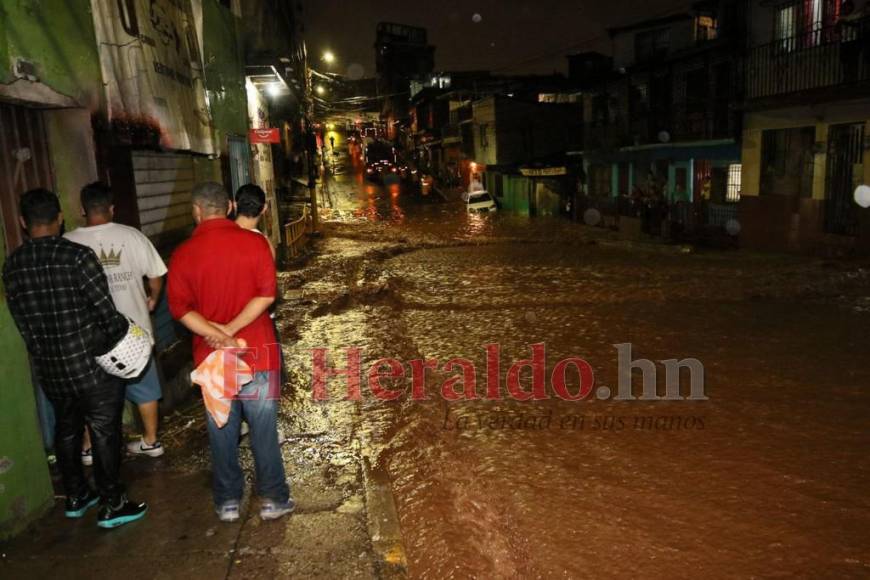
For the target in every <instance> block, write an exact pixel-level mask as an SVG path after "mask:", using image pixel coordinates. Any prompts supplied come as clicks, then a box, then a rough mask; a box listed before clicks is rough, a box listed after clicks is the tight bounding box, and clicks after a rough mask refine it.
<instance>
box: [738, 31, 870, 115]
mask: <svg viewBox="0 0 870 580" xmlns="http://www.w3.org/2000/svg"><path fill="white" fill-rule="evenodd" d="M868 65H870V18H862V19H859V20H854V21H841V22H840V23H838V24H836V25H834V26H827V27H823V28H819V29H813V30H810V31H807V32H802V33H801V34H798V35H795V36H791V37H788V38H782V39H779V40H776V41H774V42H771V43H768V44H765V45H762V46H759V47H756V48H754V49H752V50H751V51H750V53H749V59H748V63H747V71H746V72H747V80H746V96H747V98H749V99H756V98H761V97H771V96H777V95H787V94H791V93H797V92H800V91H807V90H812V89H821V88H828V87H837V86H840V85H850V84H855V83H858V82H864V81H868V80H870V66H868Z"/></svg>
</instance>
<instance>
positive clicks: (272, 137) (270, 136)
mask: <svg viewBox="0 0 870 580" xmlns="http://www.w3.org/2000/svg"><path fill="white" fill-rule="evenodd" d="M248 140H249V141H250V142H251V143H280V142H281V132H280V131H278V129H251V130H250V131H249V132H248Z"/></svg>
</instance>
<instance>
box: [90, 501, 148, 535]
mask: <svg viewBox="0 0 870 580" xmlns="http://www.w3.org/2000/svg"><path fill="white" fill-rule="evenodd" d="M147 511H148V504H145V503H133V502H131V501H128V500H127V498H126V497H122V498H121V503H120V505H118V506H117V507H112V506H111V505H104V506H103V507H101V508H100V515H99V516H98V517H97V525H98V526H100V527H101V528H106V529H112V528H117V527H118V526H123V525H124V524H129V523H130V522H135V521H136V520H140V519H142V518H143V517H144V516H145V512H147Z"/></svg>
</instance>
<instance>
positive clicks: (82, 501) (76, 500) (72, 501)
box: [63, 489, 100, 520]
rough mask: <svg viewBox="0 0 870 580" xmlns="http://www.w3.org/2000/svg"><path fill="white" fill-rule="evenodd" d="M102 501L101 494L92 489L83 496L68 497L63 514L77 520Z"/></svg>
mask: <svg viewBox="0 0 870 580" xmlns="http://www.w3.org/2000/svg"><path fill="white" fill-rule="evenodd" d="M99 501H100V496H98V495H97V494H95V493H94V492H93V491H91V490H90V489H89V490H88V491H87V492H85V494H84V495H83V496H81V497H68V498H66V504H65V505H64V510H63V515H65V516H66V517H68V518H70V519H73V520H77V519H79V518H81V517H84V515H85V512H86V511H88V510H89V509H91V508H92V507H94V506H95V505H97V502H99Z"/></svg>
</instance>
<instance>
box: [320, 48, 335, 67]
mask: <svg viewBox="0 0 870 580" xmlns="http://www.w3.org/2000/svg"><path fill="white" fill-rule="evenodd" d="M323 62H325V63H326V64H332V63H334V62H335V55H334V54H333V53H332V51H331V50H327V51H326V52H324V53H323Z"/></svg>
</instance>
